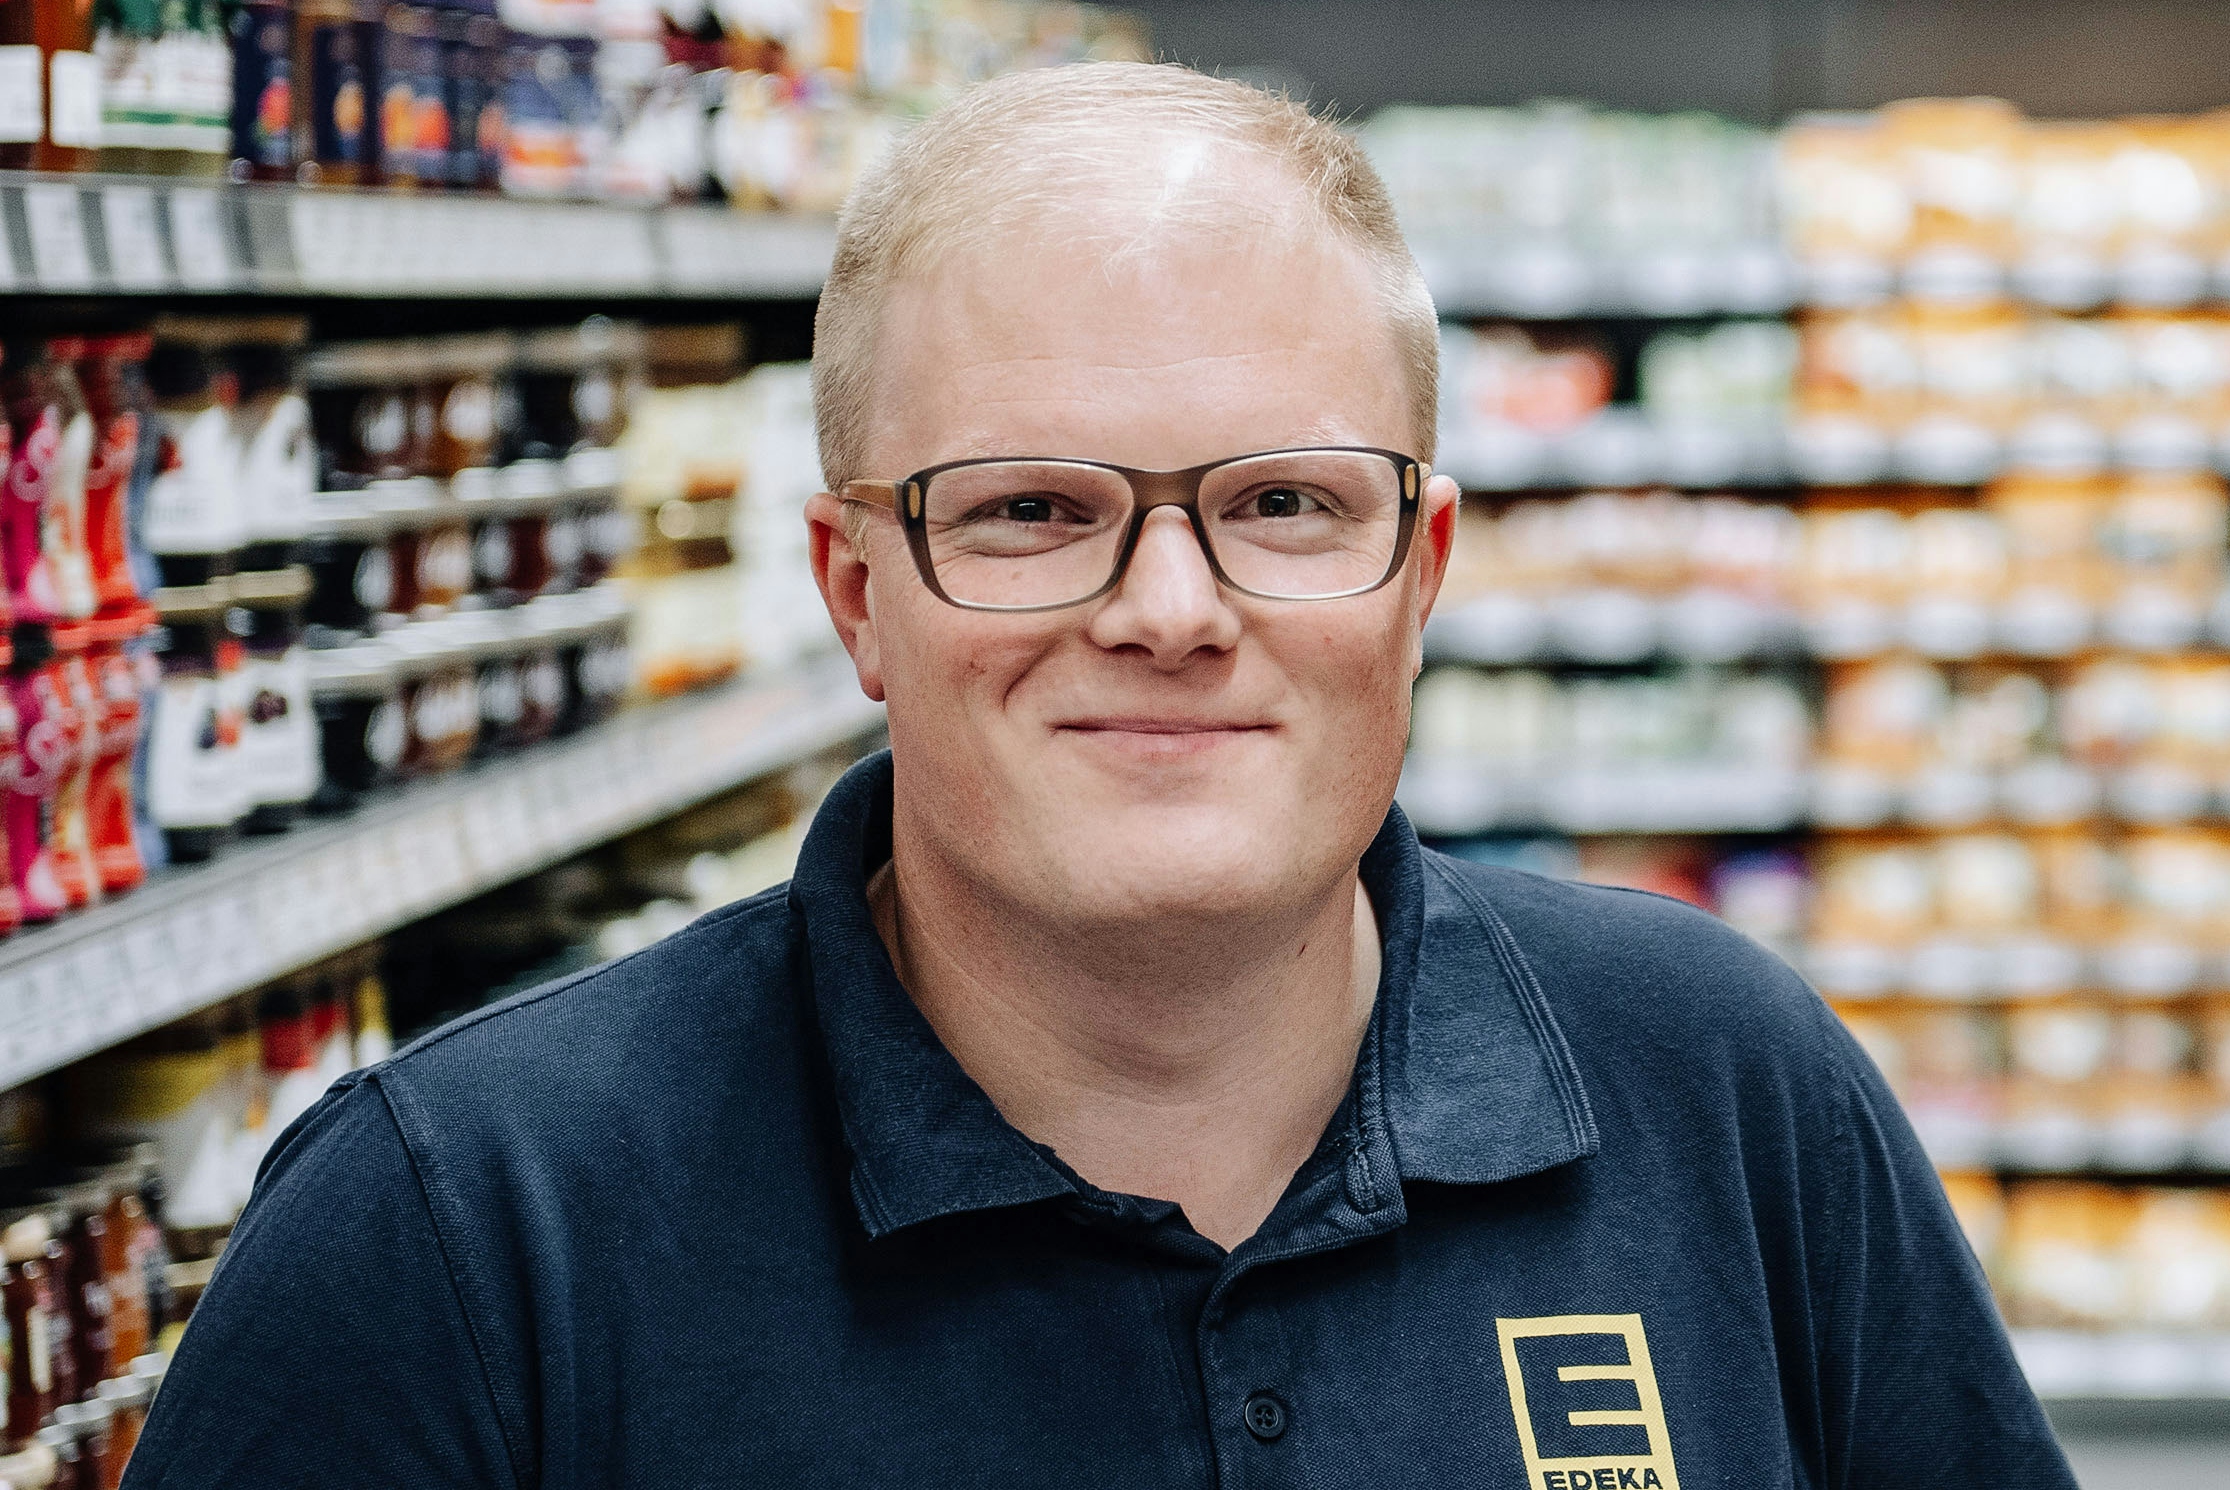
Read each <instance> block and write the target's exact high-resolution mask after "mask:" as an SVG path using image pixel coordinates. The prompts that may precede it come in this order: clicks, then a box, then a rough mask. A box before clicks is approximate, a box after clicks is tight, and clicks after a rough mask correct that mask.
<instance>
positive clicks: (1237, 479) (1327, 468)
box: [1200, 450, 1402, 600]
mask: <svg viewBox="0 0 2230 1490" xmlns="http://www.w3.org/2000/svg"><path fill="white" fill-rule="evenodd" d="M1401 505H1402V503H1401V470H1400V468H1399V467H1398V466H1396V465H1395V463H1394V462H1392V461H1390V460H1388V459H1387V458H1386V457H1385V456H1383V455H1364V454H1360V453H1357V452H1354V451H1348V450H1298V451H1291V452H1288V453H1285V454H1279V455H1259V456H1254V457H1252V458H1250V459H1247V460H1241V461H1233V462H1232V463H1231V464H1229V465H1226V466H1218V467H1217V468H1216V469H1215V470H1213V471H1211V472H1209V473H1208V479H1207V480H1206V482H1204V483H1203V484H1202V486H1201V488H1200V516H1201V519H1202V521H1203V523H1204V524H1205V525H1206V527H1207V530H1208V541H1209V543H1210V544H1212V545H1213V546H1214V548H1215V551H1216V559H1217V561H1218V562H1220V563H1221V564H1222V565H1223V571H1224V573H1226V574H1228V575H1230V576H1231V581H1232V583H1234V584H1236V585H1238V586H1239V587H1240V588H1241V589H1245V590H1252V591H1254V592H1255V593H1256V594H1257V595H1275V596H1280V597H1284V598H1288V599H1294V600H1307V599H1313V598H1316V597H1319V596H1325V595H1340V594H1344V593H1346V592H1348V591H1351V590H1362V589H1367V588H1369V587H1370V586H1372V585H1375V584H1377V583H1378V582H1379V581H1380V580H1382V579H1384V578H1385V577H1386V572H1387V571H1388V570H1389V569H1391V568H1392V567H1393V563H1394V545H1395V542H1396V540H1397V539H1398V538H1399V537H1400V535H1401Z"/></svg>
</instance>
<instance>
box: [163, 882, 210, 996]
mask: <svg viewBox="0 0 2230 1490" xmlns="http://www.w3.org/2000/svg"><path fill="white" fill-rule="evenodd" d="M208 916H209V911H208V908H207V907H205V906H189V907H188V908H186V909H184V910H178V911H172V912H171V913H170V917H169V919H168V920H166V921H165V922H164V923H163V934H164V938H165V940H167V941H168V942H169V943H170V949H171V958H172V961H173V963H174V965H175V966H176V967H177V969H178V992H179V1000H180V1007H185V1008H191V1007H195V1006H197V1005H200V1004H204V1003H207V1002H208V1001H209V1000H211V999H213V998H215V997H216V996H217V989H218V987H219V985H220V984H221V983H222V981H223V974H222V973H221V972H220V971H219V970H218V969H216V968H213V967H211V966H210V965H209V958H208V957H207V955H205V954H206V953H207V952H208V950H209V921H208Z"/></svg>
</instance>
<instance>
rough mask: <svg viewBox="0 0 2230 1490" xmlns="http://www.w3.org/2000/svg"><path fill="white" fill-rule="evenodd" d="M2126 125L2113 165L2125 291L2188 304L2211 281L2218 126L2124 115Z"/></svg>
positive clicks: (2140, 298)
mask: <svg viewBox="0 0 2230 1490" xmlns="http://www.w3.org/2000/svg"><path fill="white" fill-rule="evenodd" d="M2121 130H2122V141H2121V148H2120V149H2119V150H2117V151H2116V152H2115V154H2114V157H2113V159H2112V160H2111V161H2110V162H2109V164H2108V167H2107V170H2108V175H2109V179H2110V184H2111V186H2112V187H2113V190H2114V194H2115V197H2116V199H2117V200H2118V201H2119V203H2120V205H2121V241H2120V245H2119V247H2120V258H2121V264H2120V274H2121V289H2122V293H2123V295H2124V296H2125V297H2126V298H2128V299H2131V300H2134V301H2136V302H2138V303H2141V304H2149V305H2181V304H2186V303H2188V302H2189V301H2191V300H2193V299H2194V298H2196V297H2197V296H2198V295H2199V294H2200V293H2201V292H2202V291H2204V289H2205V288H2206V274H2207V264H2206V260H2205V258H2204V255H2205V253H2206V251H2207V250H2208V249H2209V248H2210V247H2211V246H2212V240H2213V239H2214V237H2215V236H2216V233H2217V223H2218V222H2219V220H2220V215H2221V203H2222V187H2223V182H2222V173H2221V163H2220V160H2219V155H2218V151H2219V146H2218V143H2217V140H2216V138H2215V135H2216V131H2215V129H2214V127H2213V126H2212V125H2211V124H2210V123H2209V122H2208V121H2206V120H2204V119H2190V118H2172V117H2160V116H2152V117H2140V118H2131V119H2124V120H2122V121H2121Z"/></svg>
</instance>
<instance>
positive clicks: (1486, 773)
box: [1396, 757, 1808, 837]
mask: <svg viewBox="0 0 2230 1490" xmlns="http://www.w3.org/2000/svg"><path fill="white" fill-rule="evenodd" d="M1807 789H1808V783H1807V781H1806V779H1805V774H1804V773H1803V772H1802V771H1799V770H1792V769H1787V768H1777V767H1774V766H1771V765H1764V766H1760V765H1754V764H1751V763H1748V762H1739V761H1691V762H1672V763H1658V764H1649V763H1641V762H1636V763H1633V764H1630V765H1620V766H1601V767H1580V768H1574V769H1571V770H1567V771H1562V772H1558V773H1556V774H1554V775H1549V776H1540V777H1518V776H1513V775H1511V774H1509V773H1507V772H1505V771H1502V770H1500V769H1498V768H1497V767H1496V766H1495V765H1493V764H1492V763H1473V762H1465V761H1433V760H1419V759H1416V758H1414V757H1412V758H1411V759H1410V760H1409V761H1408V762H1407V763H1406V764H1405V765H1404V766H1403V768H1402V776H1401V785H1400V786H1399V787H1398V788H1397V790H1396V799H1397V800H1398V801H1399V802H1400V803H1401V805H1402V810H1403V811H1404V812H1406V813H1408V814H1409V816H1410V819H1411V821H1413V822H1414V823H1415V824H1416V825H1417V831H1418V832H1420V833H1428V834H1435V835H1442V836H1448V837H1455V836H1459V835H1463V834H1470V833H1493V832H1522V831H1548V832H1557V833H1774V832H1780V831H1783V830H1785V829H1788V828H1793V827H1795V826H1797V825H1798V824H1799V823H1800V822H1802V821H1803V817H1804V804H1805V801H1806V796H1807Z"/></svg>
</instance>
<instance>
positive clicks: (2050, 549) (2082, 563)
mask: <svg viewBox="0 0 2230 1490" xmlns="http://www.w3.org/2000/svg"><path fill="white" fill-rule="evenodd" d="M1982 500H1983V506H1984V507H1985V508H1986V509H1987V510H1988V511H1989V512H1990V513H1991V514H1992V515H1994V516H1995V517H1996V518H1997V520H1998V527H1999V531H2000V532H2001V533H2002V534H2003V535H2004V541H2005V591H2004V595H2003V597H2002V599H2001V601H2000V603H1999V612H1998V625H1999V630H2000V633H2001V636H2002V638H2003V640H2004V641H2005V642H2006V644H2007V645H2008V646H2009V647H2011V648H2012V649H2013V650H2015V651H2018V652H2023V653H2027V654H2029V655H2032V656H2040V657H2050V656H2064V655H2066V654H2067V653H2069V652H2072V651H2074V650H2076V649H2077V648H2078V647H2080V646H2082V645H2083V643H2084V642H2085V641H2087V640H2088V639H2089V637H2090V632H2091V626H2092V617H2093V615H2094V614H2095V612H2096V610H2097V607H2098V605H2099V604H2100V603H2101V601H2102V600H2103V599H2104V598H2105V594H2106V589H2107V575H2106V573H2105V566H2104V565H2103V564H2102V563H2101V562H2100V555H2099V550H2098V530H2099V525H2100V523H2101V521H2102V520H2103V516H2104V512H2105V506H2106V491H2105V487H2104V485H2103V483H2102V482H2100V481H2099V480H2098V478H2096V477H2091V476H2053V475H2044V474H2040V473H2033V472H2032V473H2022V474H2019V475H2012V476H2005V477H2001V478H2000V479H1998V480H1997V481H1994V482H1992V483H1991V484H1990V486H1989V487H1988V488H1987V489H1986V490H1985V491H1984V492H1983V497H1982Z"/></svg>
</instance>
